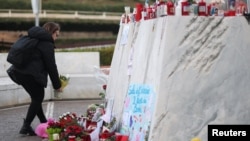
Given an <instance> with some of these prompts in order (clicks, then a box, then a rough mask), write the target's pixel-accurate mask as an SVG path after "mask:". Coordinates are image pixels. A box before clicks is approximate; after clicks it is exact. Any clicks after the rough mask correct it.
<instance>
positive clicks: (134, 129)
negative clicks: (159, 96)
mask: <svg viewBox="0 0 250 141" xmlns="http://www.w3.org/2000/svg"><path fill="white" fill-rule="evenodd" d="M154 97H155V93H154V91H153V88H152V87H151V86H149V85H146V84H131V85H130V86H129V89H128V94H127V97H126V99H125V103H124V110H123V115H122V127H121V130H120V132H121V133H122V134H126V135H129V140H130V141H135V140H137V141H144V140H145V137H147V136H148V134H149V130H150V123H151V116H152V113H153V110H154Z"/></svg>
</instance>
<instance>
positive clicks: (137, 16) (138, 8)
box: [135, 3, 143, 22]
mask: <svg viewBox="0 0 250 141" xmlns="http://www.w3.org/2000/svg"><path fill="white" fill-rule="evenodd" d="M142 10H143V5H142V4H141V3H137V4H136V14H135V21H137V22H138V21H140V20H141V18H142V15H141V12H142Z"/></svg>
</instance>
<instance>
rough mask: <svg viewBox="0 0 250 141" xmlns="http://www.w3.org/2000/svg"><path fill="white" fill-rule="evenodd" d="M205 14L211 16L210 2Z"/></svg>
mask: <svg viewBox="0 0 250 141" xmlns="http://www.w3.org/2000/svg"><path fill="white" fill-rule="evenodd" d="M207 16H211V4H209V5H208V6H207Z"/></svg>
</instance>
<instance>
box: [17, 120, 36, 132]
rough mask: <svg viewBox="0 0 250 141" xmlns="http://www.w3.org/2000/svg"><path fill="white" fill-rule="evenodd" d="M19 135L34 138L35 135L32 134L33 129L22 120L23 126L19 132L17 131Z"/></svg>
mask: <svg viewBox="0 0 250 141" xmlns="http://www.w3.org/2000/svg"><path fill="white" fill-rule="evenodd" d="M19 134H22V135H27V136H36V133H35V132H34V130H33V128H32V127H31V126H30V124H29V123H27V122H26V121H25V119H24V121H23V126H22V128H21V130H20V131H19Z"/></svg>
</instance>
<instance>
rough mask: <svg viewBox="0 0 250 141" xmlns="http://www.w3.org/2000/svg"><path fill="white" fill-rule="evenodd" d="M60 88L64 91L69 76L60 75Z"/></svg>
mask: <svg viewBox="0 0 250 141" xmlns="http://www.w3.org/2000/svg"><path fill="white" fill-rule="evenodd" d="M59 78H60V81H61V87H62V89H64V88H65V87H66V86H67V85H68V84H69V79H70V78H69V76H64V75H60V76H59Z"/></svg>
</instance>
